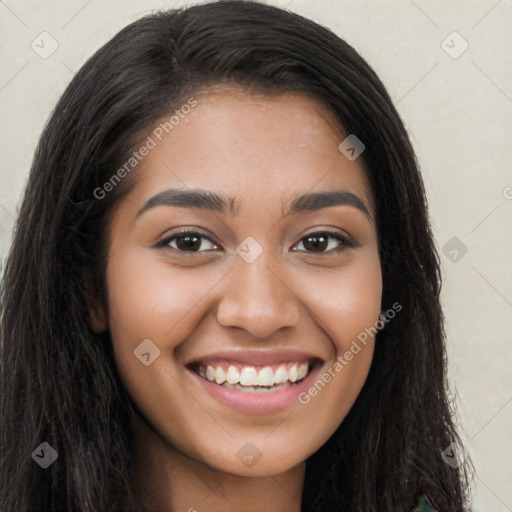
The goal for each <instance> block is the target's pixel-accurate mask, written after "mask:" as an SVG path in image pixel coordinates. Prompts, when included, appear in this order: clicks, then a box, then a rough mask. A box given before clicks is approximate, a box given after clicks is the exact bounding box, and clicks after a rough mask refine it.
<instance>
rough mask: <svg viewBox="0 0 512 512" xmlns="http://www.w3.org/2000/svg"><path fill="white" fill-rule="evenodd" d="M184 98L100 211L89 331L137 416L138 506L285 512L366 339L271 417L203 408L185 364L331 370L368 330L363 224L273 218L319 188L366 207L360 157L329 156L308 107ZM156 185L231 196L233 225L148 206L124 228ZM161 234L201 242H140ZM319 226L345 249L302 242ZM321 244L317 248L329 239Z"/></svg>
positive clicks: (294, 101) (316, 113)
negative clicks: (151, 353)
mask: <svg viewBox="0 0 512 512" xmlns="http://www.w3.org/2000/svg"><path fill="white" fill-rule="evenodd" d="M195 98H196V99H197V101H198V105H197V107H196V108H194V109H193V110H192V112H191V113H189V114H187V116H186V117H185V118H184V119H182V120H181V121H180V123H179V124H178V125H176V126H175V127H174V129H173V130H172V131H170V132H169V134H168V135H167V136H166V137H165V138H164V139H163V140H162V141H161V142H160V143H159V144H158V145H157V147H156V148H154V149H152V150H151V151H150V153H149V154H148V155H147V156H146V157H145V158H144V160H143V161H142V162H141V163H140V164H139V167H138V169H137V175H136V184H135V187H134V189H133V191H132V192H130V194H129V195H128V196H127V197H126V198H125V199H123V200H122V201H121V202H120V204H119V208H118V209H117V210H116V211H115V213H114V214H113V217H112V219H111V223H110V226H109V229H110V246H109V253H108V264H107V272H106V279H107V289H108V308H102V307H101V306H99V307H96V308H93V309H92V310H91V317H92V325H93V328H94V329H95V330H96V331H97V332H101V331H103V330H105V329H109V330H110V332H111V336H112V340H113V345H114V352H115V359H116V365H117V368H118V371H119V374H120V377H121V380H122V382H123V385H124V386H125V388H126V390H127V392H128V394H129V396H130V398H131V399H132V401H133V404H134V406H135V408H136V410H137V417H136V419H135V425H134V428H135V429H136V437H135V439H136V441H135V446H134V450H133V460H134V469H133V486H134V489H135V492H136V493H137V494H138V495H139V496H140V499H141V500H142V501H143V502H144V503H146V504H153V506H155V510H165V511H178V510H179V511H181V510H183V511H187V510H190V512H192V511H193V510H198V511H201V510H208V511H209V512H215V511H223V512H226V511H228V512H229V511H231V510H233V511H235V510H236V511H239V510H245V511H249V512H250V511H261V510H265V511H274V510H275V511H282V510H290V511H293V510H297V511H299V510H300V502H301V493H302V489H303V482H304V474H305V460H306V459H307V457H309V456H310V455H311V454H313V453H314V452H315V451H316V450H317V449H318V448H319V447H320V446H322V445H323V444H324V443H325V442H326V441H327V439H328V438H329V437H330V436H331V435H332V434H333V433H334V431H335V430H336V429H337V427H338V426H339V425H340V423H341V422H342V421H343V419H344V418H345V416H346V415H347V413H348V411H349V410H350V408H351V407H352V405H353V403H354V401H355V400H356V398H357V395H358V394H359V392H360V390H361V388H362V386H363V384H364V382H365V379H366V376H367V374H368V371H369V367H370V363H371V359H372V355H373V349H374V340H373V339H370V340H369V343H368V344H367V345H366V346H365V347H362V350H361V351H360V352H359V353H358V354H357V355H355V356H354V358H353V359H352V360H351V361H350V362H349V363H348V364H347V365H346V366H345V367H344V368H343V371H341V372H339V373H337V374H336V377H335V378H333V379H332V380H331V382H329V383H328V385H326V386H325V388H324V389H323V390H322V391H321V392H319V393H318V394H317V396H315V397H314V398H312V399H311V401H310V402H309V403H308V404H306V405H302V404H300V403H299V402H298V401H296V402H294V403H293V404H292V405H290V406H289V407H287V408H286V409H285V410H283V411H280V412H278V413H274V414H263V415H247V414H243V413H241V412H239V411H237V410H235V409H232V408H229V407H227V406H226V405H223V404H221V403H220V402H217V401H216V400H214V399H212V398H211V397H210V396H209V395H208V394H207V393H206V392H205V391H204V390H203V389H202V387H201V386H200V385H199V384H198V381H197V379H196V378H195V377H193V376H192V375H191V373H190V371H189V370H187V369H186V368H185V366H184V364H185V362H187V361H190V360H191V359H193V358H194V357H199V356H204V355H205V354H210V353H213V352H215V351H220V350H222V351H223V350H228V349H234V348H244V349H289V348H294V349H300V350H305V351H308V352H311V353H313V354H315V355H316V356H318V357H320V358H321V359H322V360H323V366H322V369H321V373H323V372H325V371H327V370H328V369H329V368H331V367H332V365H333V363H334V362H335V361H336V358H337V357H338V356H343V355H344V354H345V352H346V351H347V350H348V349H349V347H350V345H351V343H352V341H353V340H355V339H356V338H357V336H358V334H359V333H361V332H362V331H364V329H365V328H367V327H370V326H373V325H374V324H375V322H376V321H377V320H378V316H379V312H380V305H381V295H382V276H381V267H380V261H379V255H378V241H377V232H376V226H375V222H374V219H373V217H372V216H371V215H370V216H368V215H365V213H363V212H362V211H360V210H359V209H357V208H355V207H354V206H349V205H336V206H330V207H327V208H322V209H319V210H314V211H308V212H302V213H298V214H294V215H286V216H284V215H283V212H284V211H286V209H287V208H288V206H289V205H290V203H291V200H292V198H293V197H295V196H296V195H300V194H304V193H307V192H315V191H320V190H325V189H327V188H329V187H338V188H343V189H345V190H348V191H350V192H352V193H353V194H356V195H357V196H358V197H359V198H360V199H361V200H362V201H363V203H364V204H365V205H366V206H367V207H368V209H370V210H371V207H372V198H371V196H370V194H369V193H368V184H367V181H366V178H365V173H364V169H363V163H362V161H361V158H358V159H356V160H355V161H350V160H348V159H347V158H345V156H344V155H343V154H342V153H341V152H340V151H339V150H338V145H339V144H340V142H341V141H342V140H343V139H344V138H345V137H346V135H344V134H343V133H341V132H340V131H339V130H338V129H337V127H336V124H335V123H334V121H333V119H332V118H331V116H330V114H329V113H328V112H327V111H326V110H325V109H324V108H323V107H322V105H320V104H319V103H317V102H316V101H314V100H311V99H308V98H304V97H302V96H299V95H294V94H282V95H279V96H274V97H269V96H262V95H254V94H251V95H250V94H249V93H247V92H244V91H243V90H241V89H238V88H235V87H226V86H224V87H217V88H215V89H213V90H211V91H209V92H208V93H203V94H199V95H196V96H195ZM163 119H168V116H164V118H163ZM171 187H180V188H184V189H189V188H202V189H207V190H214V191H216V192H222V193H225V194H227V195H229V196H233V197H235V198H236V200H237V206H238V211H237V215H234V216H232V215H230V214H229V213H227V214H222V213H219V212H212V211H207V210H200V209H191V208H184V207H181V208H180V207H176V206H158V207H155V208H152V209H149V210H147V211H146V212H145V213H143V214H142V215H140V216H139V217H138V218H137V213H138V212H139V210H140V209H141V208H142V206H143V205H144V204H145V203H146V201H147V200H148V199H149V198H151V197H152V196H154V195H155V194H157V193H159V192H162V191H164V190H166V189H168V188H171ZM176 228H180V229H181V228H190V229H191V230H196V231H197V230H199V231H200V232H202V233H204V234H205V235H206V236H207V238H203V239H201V240H202V241H203V243H202V245H201V251H202V252H195V253H192V254H191V255H190V254H189V255H188V257H187V254H186V253H185V252H184V251H182V252H179V251H178V249H176V239H174V242H173V244H174V247H175V249H174V250H172V249H169V248H168V249H164V248H156V247H154V246H155V244H156V243H157V242H159V241H161V240H162V239H165V238H168V237H170V236H171V235H173V234H175V232H176V231H178V230H177V229H176ZM326 228H329V229H330V230H334V231H336V232H340V233H343V234H345V235H346V236H348V237H350V239H352V240H354V241H356V242H357V244H358V246H357V247H356V248H352V247H348V246H347V247H344V248H343V250H341V251H338V252H336V251H332V250H331V251H330V252H325V249H317V250H315V248H313V249H311V246H310V245H307V246H306V245H305V242H304V240H305V239H306V238H305V237H306V235H308V234H311V233H314V232H318V231H321V230H322V229H324V230H325V229H326ZM248 236H251V237H253V238H254V239H255V240H256V241H257V242H258V243H259V245H260V246H261V248H262V250H263V252H262V253H261V255H260V256H259V257H258V258H257V259H256V260H255V261H254V262H252V263H250V264H249V263H246V261H244V260H243V259H242V258H241V257H239V256H238V254H237V253H236V248H237V246H238V245H239V244H240V243H241V242H242V241H243V240H244V239H245V238H246V237H248ZM208 239H210V240H211V242H210V241H209V240H208ZM329 240H330V242H329V244H330V245H329V246H328V248H329V249H331V248H335V247H338V246H340V245H341V244H340V243H339V242H337V240H336V239H329ZM181 247H183V246H181ZM215 248H216V249H215ZM292 248H295V249H300V250H295V251H294V250H292ZM214 249H215V250H214ZM306 249H308V250H309V252H308V251H307V250H306ZM145 339H150V340H151V341H152V342H153V343H154V344H155V345H156V346H158V348H159V349H160V356H159V357H158V358H156V359H155V360H154V362H153V363H152V364H151V365H149V366H145V365H143V364H141V362H140V361H139V360H138V359H137V358H136V357H134V349H135V348H136V347H137V346H138V345H139V344H140V343H141V341H142V340H145ZM248 442H250V443H252V444H253V445H255V446H256V447H257V449H258V450H259V452H260V453H261V459H260V460H259V461H258V462H257V463H256V464H254V465H253V466H251V467H246V466H245V465H244V464H242V463H241V461H240V460H239V459H238V457H237V452H238V450H240V448H242V447H243V446H244V445H245V444H246V443H248Z"/></svg>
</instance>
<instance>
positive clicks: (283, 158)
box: [132, 86, 372, 211]
mask: <svg viewBox="0 0 512 512" xmlns="http://www.w3.org/2000/svg"><path fill="white" fill-rule="evenodd" d="M193 99H194V100H195V101H196V102H197V104H196V106H195V107H194V108H192V109H189V108H187V109H183V111H181V112H180V109H179V107H178V109H177V110H178V112H177V113H181V115H180V116H177V115H175V116H174V117H173V123H172V124H170V123H167V125H165V123H166V122H168V121H169V119H170V118H171V116H172V115H173V113H170V114H166V115H164V116H163V117H162V118H161V120H159V121H158V122H157V123H156V125H155V126H154V127H152V129H151V131H150V132H149V136H150V137H152V139H153V140H154V142H155V146H154V148H152V149H151V150H150V152H149V153H148V155H147V156H145V157H144V159H143V160H142V161H141V163H140V164H139V167H138V170H137V174H136V181H135V189H134V190H133V193H132V198H134V199H135V198H138V199H140V200H143V199H144V198H147V197H149V196H151V195H154V194H157V193H159V192H161V191H163V190H165V189H166V188H170V187H173V188H176V187H180V188H185V189H186V188H201V189H211V190H216V191H222V192H223V193H224V194H225V195H226V196H229V197H233V198H235V201H234V204H233V205H232V206H233V208H234V209H235V210H237V211H239V210H240V209H241V208H244V207H245V206H246V205H248V204H250V203H259V206H260V207H261V206H265V207H270V206H271V205H273V204H275V205H277V206H280V207H281V208H283V207H284V205H285V204H286V203H287V202H288V201H289V200H290V199H291V198H293V197H296V196H297V195H298V193H306V192H308V191H315V189H326V188H329V187H342V188H343V189H345V190H347V191H349V192H353V193H355V194H357V195H359V196H360V197H361V198H362V199H365V200H366V203H367V204H368V205H371V203H372V201H371V197H370V194H369V190H368V186H367V181H366V177H365V172H364V167H363V162H362V159H361V158H359V159H357V160H356V161H350V160H348V159H347V158H345V156H343V154H342V153H341V152H340V151H339V149H338V146H339V144H340V143H341V142H342V140H343V139H344V138H345V137H346V134H344V133H343V132H342V131H341V129H340V128H339V127H338V125H337V123H336V120H335V119H334V117H333V116H332V115H331V113H330V112H329V111H328V110H327V109H326V108H325V107H324V106H323V105H321V104H320V103H319V102H317V101H315V100H313V99H311V98H308V97H304V96H302V95H298V94H292V93H285V94H279V95H274V96H268V95H261V94H250V93H248V92H246V91H243V90H241V89H239V88H235V87H227V86H224V87H217V88H216V89H213V90H211V91H210V92H208V93H202V94H197V95H195V96H193ZM189 100H190V98H187V99H185V100H184V102H183V104H187V103H188V104H191V102H190V101H189ZM162 126H167V129H164V130H162V128H161V127H162ZM158 127H160V129H159V130H158ZM155 130H156V131H155ZM155 134H158V135H159V137H157V136H156V135H155ZM160 139H161V140H160Z"/></svg>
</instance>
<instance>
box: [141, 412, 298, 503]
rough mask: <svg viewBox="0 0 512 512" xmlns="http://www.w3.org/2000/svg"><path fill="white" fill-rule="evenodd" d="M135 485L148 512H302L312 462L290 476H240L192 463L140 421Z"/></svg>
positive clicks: (287, 473)
mask: <svg viewBox="0 0 512 512" xmlns="http://www.w3.org/2000/svg"><path fill="white" fill-rule="evenodd" d="M132 456H133V466H132V472H131V482H132V488H133V492H134V495H135V497H136V499H137V501H138V502H139V503H140V505H141V506H142V507H143V509H144V510H152V511H155V512H175V511H176V512H177V511H180V512H181V511H187V512H199V511H200V510H208V512H239V511H240V510H244V512H261V510H265V512H282V511H283V510H286V511H287V512H288V511H289V512H300V510H301V501H302V489H303V485H304V476H305V470H306V463H305V462H303V463H302V464H299V465H298V466H295V467H293V468H291V469H289V470H287V471H286V472H284V473H280V474H278V475H270V474H269V475H268V476H261V477H247V476H237V475H234V474H231V473H226V472H222V471H218V470H216V469H215V468H213V467H211V466H208V465H206V464H205V463H203V462H199V461H197V460H194V459H191V458H189V457H187V456H186V455H184V454H183V453H181V452H180V451H179V450H177V449H176V448H174V447H172V446H171V445H170V444H169V443H167V442H166V441H165V440H164V439H162V438H161V437H160V436H159V435H158V434H157V433H156V432H155V431H154V430H153V429H152V428H151V427H150V426H148V425H147V424H146V423H145V422H144V421H143V420H141V419H140V418H137V421H136V428H135V437H134V446H133V448H132Z"/></svg>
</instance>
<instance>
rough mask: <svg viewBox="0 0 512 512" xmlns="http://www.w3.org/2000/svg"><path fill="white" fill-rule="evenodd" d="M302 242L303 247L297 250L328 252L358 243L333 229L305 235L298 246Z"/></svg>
mask: <svg viewBox="0 0 512 512" xmlns="http://www.w3.org/2000/svg"><path fill="white" fill-rule="evenodd" d="M301 244H302V247H303V249H300V248H299V249H297V248H295V249H294V250H295V251H303V252H313V253H319V254H322V253H326V252H336V251H341V250H343V249H345V248H346V247H356V244H355V243H354V242H353V241H352V240H350V239H349V238H348V237H346V236H345V235H343V234H342V233H338V232H333V231H318V232H316V233H310V234H309V235H307V236H305V237H304V238H303V239H302V240H301V241H300V242H299V243H298V244H297V246H296V247H300V245H301Z"/></svg>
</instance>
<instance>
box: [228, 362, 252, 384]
mask: <svg viewBox="0 0 512 512" xmlns="http://www.w3.org/2000/svg"><path fill="white" fill-rule="evenodd" d="M257 383H258V374H257V373H256V370H255V369H254V368H253V367H252V366H246V367H245V368H244V369H243V370H242V373H241V374H240V384H242V386H256V384H257ZM231 384H236V383H231Z"/></svg>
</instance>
